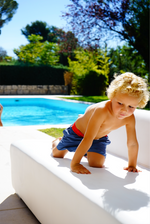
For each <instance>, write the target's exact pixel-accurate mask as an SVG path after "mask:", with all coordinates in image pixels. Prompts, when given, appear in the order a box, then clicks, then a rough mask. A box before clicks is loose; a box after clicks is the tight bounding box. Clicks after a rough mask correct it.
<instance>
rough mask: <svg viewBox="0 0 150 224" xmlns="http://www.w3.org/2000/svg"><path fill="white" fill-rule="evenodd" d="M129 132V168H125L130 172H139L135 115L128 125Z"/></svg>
mask: <svg viewBox="0 0 150 224" xmlns="http://www.w3.org/2000/svg"><path fill="white" fill-rule="evenodd" d="M126 131H127V146H128V167H126V168H124V169H125V170H128V171H129V172H138V170H137V168H136V165H137V156H138V148H139V145H138V141H137V138H136V131H135V118H134V115H132V116H131V119H130V120H129V122H128V124H126Z"/></svg>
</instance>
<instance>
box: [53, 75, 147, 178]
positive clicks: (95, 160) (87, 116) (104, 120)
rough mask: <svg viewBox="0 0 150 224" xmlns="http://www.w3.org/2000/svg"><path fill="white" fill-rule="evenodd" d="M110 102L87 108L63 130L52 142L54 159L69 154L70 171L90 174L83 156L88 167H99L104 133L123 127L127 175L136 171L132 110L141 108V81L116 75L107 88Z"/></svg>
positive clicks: (143, 101)
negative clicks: (61, 135) (85, 161)
mask: <svg viewBox="0 0 150 224" xmlns="http://www.w3.org/2000/svg"><path fill="white" fill-rule="evenodd" d="M107 96H108V98H109V99H110V100H108V101H103V102H100V103H97V104H94V105H91V106H89V107H88V108H87V109H86V111H85V113H84V115H82V116H81V117H79V118H78V119H77V120H76V121H75V123H74V124H73V125H72V126H70V127H69V128H67V129H66V130H64V132H63V134H64V135H63V137H62V138H58V139H56V140H54V141H53V143H52V154H53V156H54V157H58V158H63V157H64V156H65V154H66V153H67V152H68V151H71V152H72V151H73V152H75V153H74V156H73V159H72V161H71V171H72V172H75V173H82V174H90V171H89V170H88V169H86V168H85V167H84V166H83V165H82V164H80V161H81V159H82V157H83V156H84V155H87V159H88V163H89V166H91V167H99V168H102V167H103V164H104V162H105V157H106V146H107V145H108V144H110V141H109V139H108V136H107V135H108V134H109V133H110V132H111V131H113V130H115V129H118V128H120V127H121V126H124V125H125V126H126V133H127V147H128V167H126V168H124V169H125V170H128V171H129V172H138V170H137V168H136V165H137V156H138V147H139V146H138V141H137V138H136V130H135V117H134V114H133V113H134V111H135V109H136V108H137V107H141V108H143V107H145V106H146V104H147V102H148V100H149V92H148V88H147V84H146V82H145V80H144V79H142V78H141V77H138V76H136V75H135V74H133V73H130V72H127V73H124V74H122V75H119V76H116V77H115V79H114V80H113V81H112V82H111V84H110V86H109V87H108V89H107Z"/></svg>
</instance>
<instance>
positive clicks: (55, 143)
mask: <svg viewBox="0 0 150 224" xmlns="http://www.w3.org/2000/svg"><path fill="white" fill-rule="evenodd" d="M61 139H62V137H59V138H56V139H54V140H53V141H52V149H53V148H55V147H56V146H57V145H58V143H59V142H60V140H61Z"/></svg>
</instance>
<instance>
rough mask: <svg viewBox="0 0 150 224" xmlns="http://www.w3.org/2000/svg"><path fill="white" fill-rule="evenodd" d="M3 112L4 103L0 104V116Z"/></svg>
mask: <svg viewBox="0 0 150 224" xmlns="http://www.w3.org/2000/svg"><path fill="white" fill-rule="evenodd" d="M2 112H3V106H2V104H0V117H1V115H2Z"/></svg>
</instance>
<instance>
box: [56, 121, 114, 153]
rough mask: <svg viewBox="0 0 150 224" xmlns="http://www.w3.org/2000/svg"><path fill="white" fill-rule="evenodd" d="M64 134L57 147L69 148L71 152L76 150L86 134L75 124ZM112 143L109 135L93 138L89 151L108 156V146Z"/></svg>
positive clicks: (61, 148)
mask: <svg viewBox="0 0 150 224" xmlns="http://www.w3.org/2000/svg"><path fill="white" fill-rule="evenodd" d="M63 134H64V135H63V137H62V139H61V140H60V142H59V143H58V145H57V149H58V150H66V149H67V150H68V151H69V152H75V151H76V149H77V147H78V145H79V144H80V142H81V141H82V139H83V137H84V135H83V134H82V133H81V132H80V131H79V130H78V129H77V128H76V126H75V124H73V125H72V126H70V127H68V128H67V129H65V130H64V131H63ZM110 143H111V142H110V140H109V139H108V136H104V137H102V138H100V139H96V140H93V143H92V146H91V147H90V148H89V150H88V152H96V153H99V154H101V155H103V156H105V157H106V146H107V145H109V144H110Z"/></svg>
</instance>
